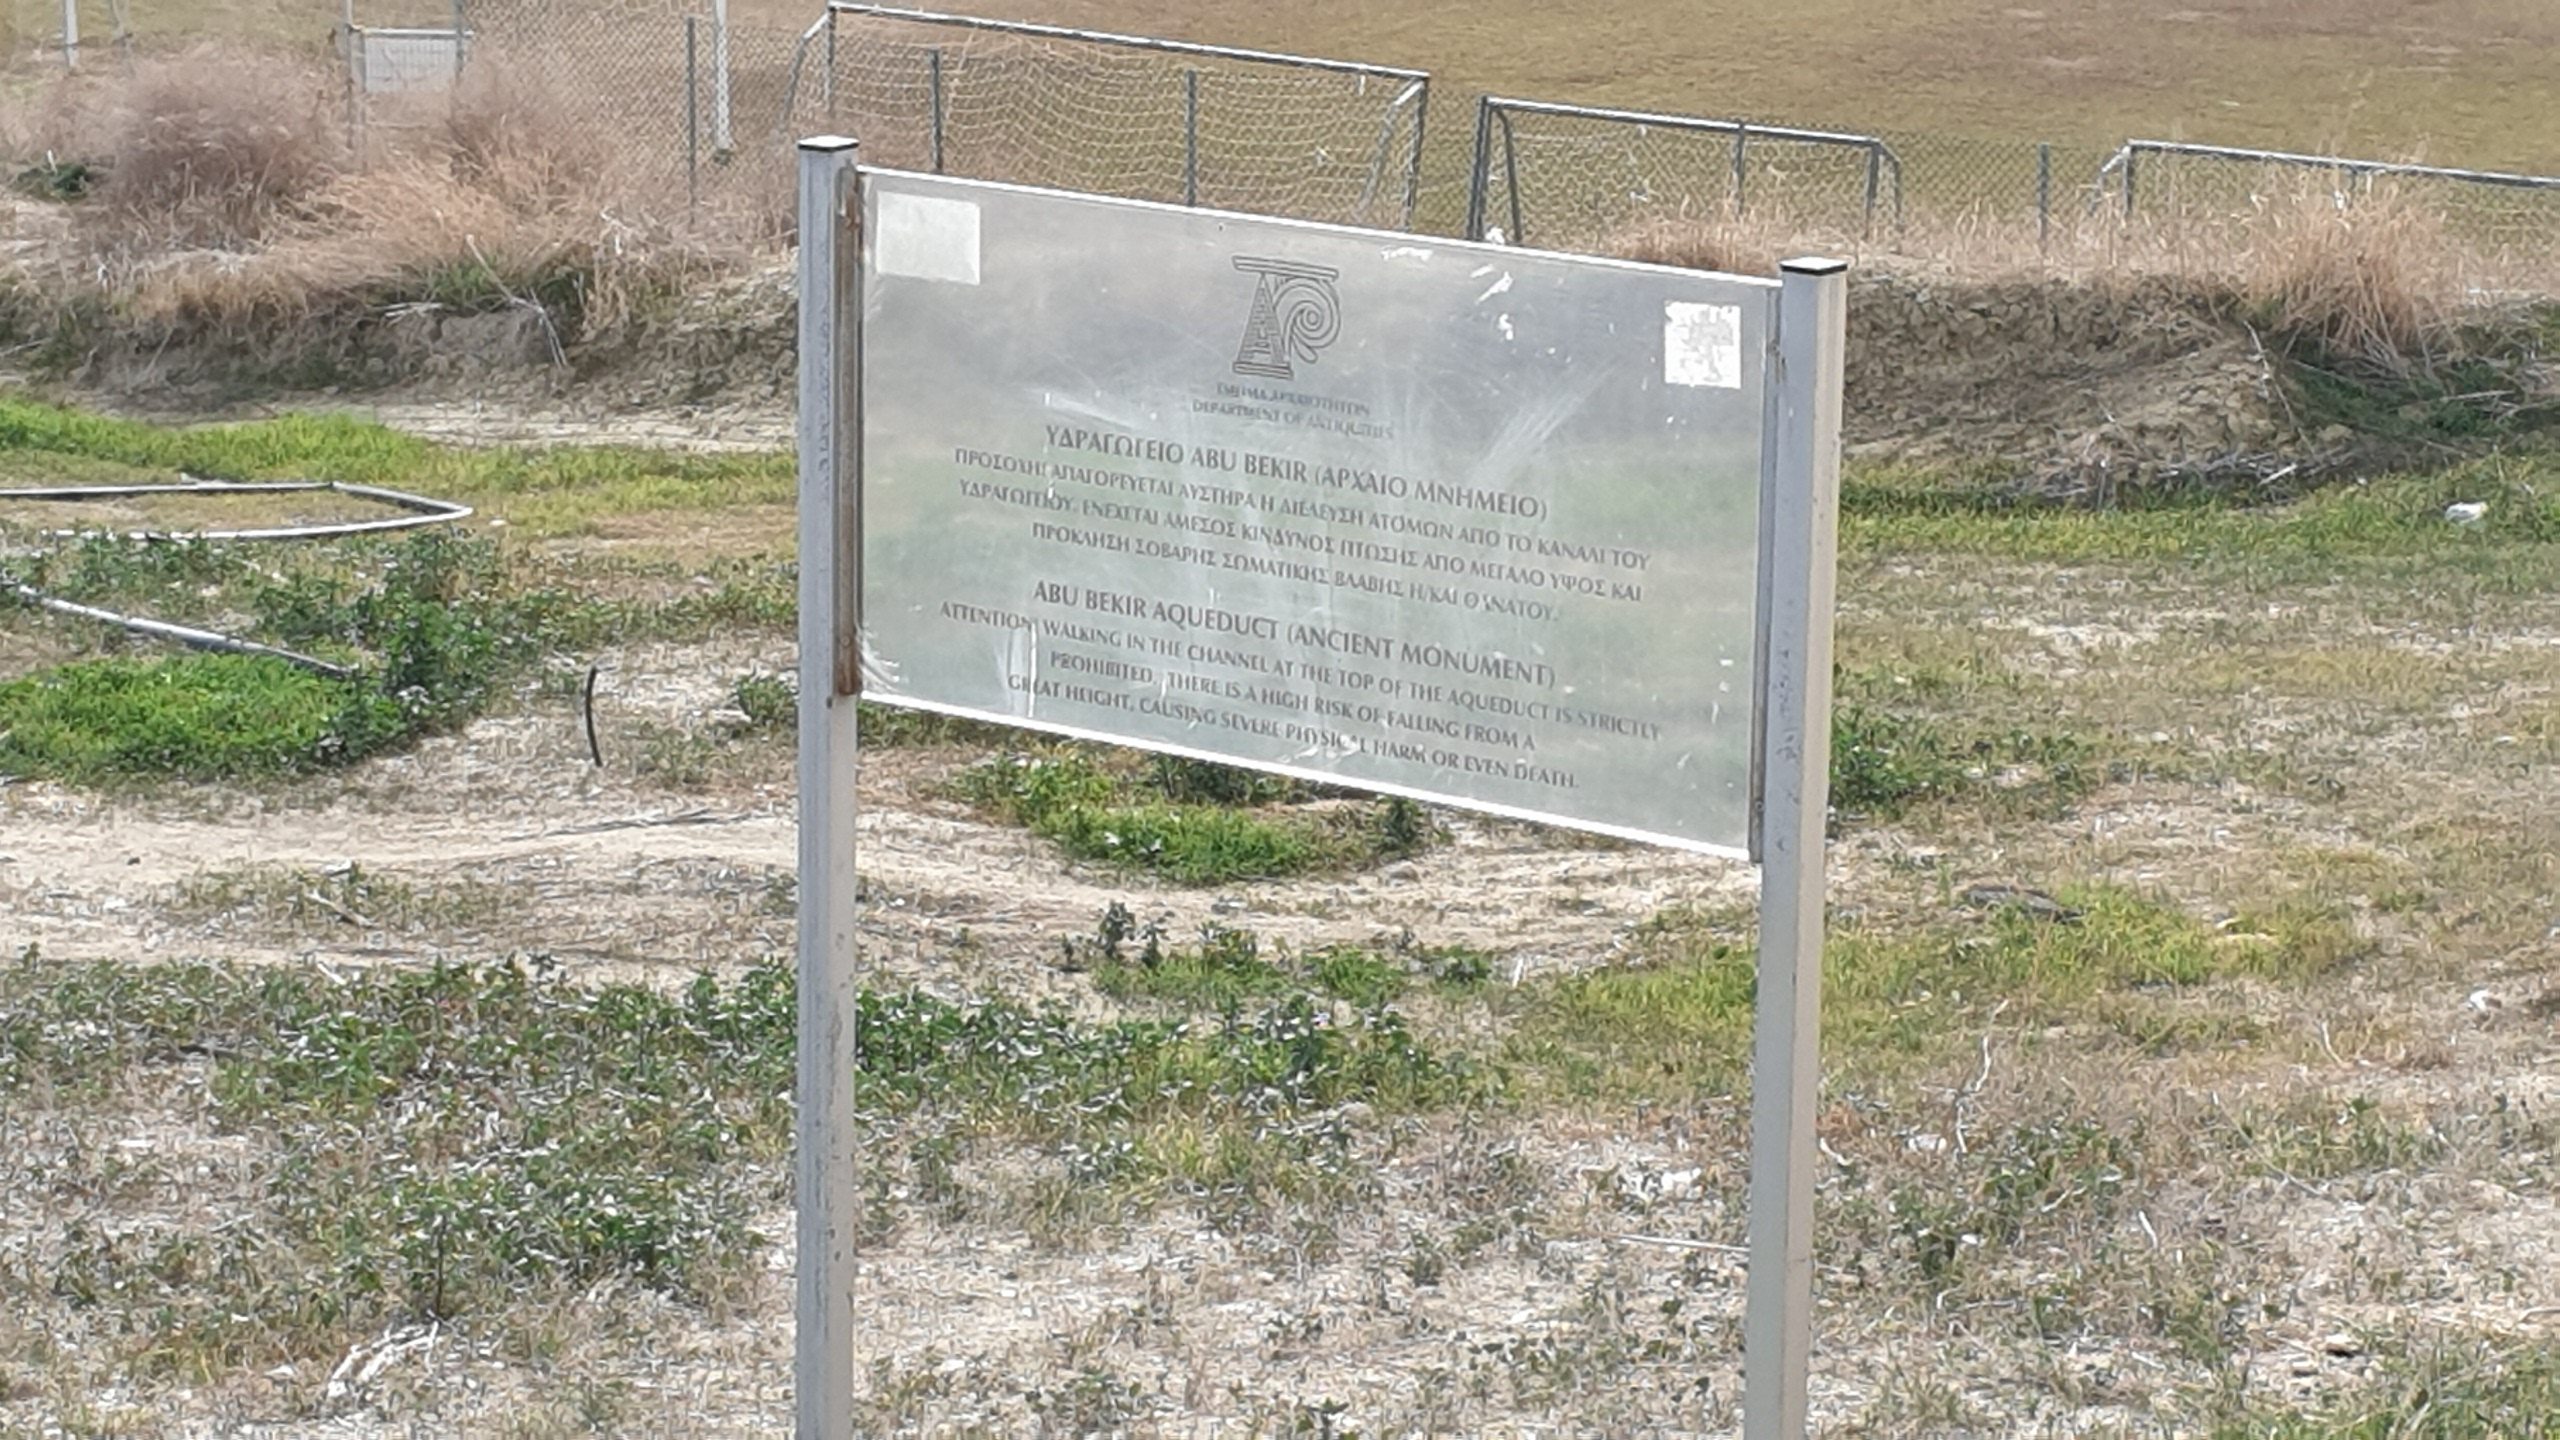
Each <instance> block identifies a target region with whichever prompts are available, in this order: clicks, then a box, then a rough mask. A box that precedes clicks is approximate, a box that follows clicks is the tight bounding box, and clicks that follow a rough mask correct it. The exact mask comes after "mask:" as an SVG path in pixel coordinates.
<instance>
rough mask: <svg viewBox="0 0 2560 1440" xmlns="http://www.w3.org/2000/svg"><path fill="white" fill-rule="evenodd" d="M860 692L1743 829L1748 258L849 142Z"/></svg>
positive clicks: (1076, 730) (1291, 764) (1750, 517)
mask: <svg viewBox="0 0 2560 1440" xmlns="http://www.w3.org/2000/svg"><path fill="white" fill-rule="evenodd" d="M863 247H864V254H863V288H862V297H861V304H862V307H863V313H862V331H861V335H862V362H861V363H862V403H863V413H862V429H861V434H862V455H861V485H860V494H861V506H862V516H861V532H862V555H861V575H862V622H863V631H862V644H863V693H864V695H865V696H866V697H867V698H870V699H873V700H878V701H882V702H886V703H889V704H894V705H907V706H912V707H915V708H919V709H927V710H935V711H941V712H945V713H951V714H959V715H968V716H974V717H978V718H982V719H988V720H994V721H998V722H1003V723H1008V724H1016V725H1024V726H1030V727H1033V728H1038V729H1045V730H1050V731H1053V732H1057V733H1061V734H1068V735H1080V736H1086V737H1091V738H1098V739H1106V740H1114V741H1121V742H1126V743H1131V744H1137V745H1142V746H1147V747H1150V748H1155V749H1160V750H1172V751H1177V752H1181V753H1187V754H1194V755H1200V756H1206V757H1210V758H1216V759H1222V760H1230V761H1234V762H1238V763H1242V764H1247V765H1253V766H1258V767H1262V768H1267V769H1272V770H1278V771H1282V772H1285V773H1292V774H1298V775H1303V776H1309V777H1313V778H1317V779H1322V780H1327V781H1331V782H1335V783H1340V784H1345V785H1351V786H1357V787H1361V788H1367V789H1374V790H1380V791H1385V792H1389V793H1402V794H1409V795H1414V796H1418V797H1421V798H1425V799H1431V800H1437V801H1445V802H1448V803H1453V804H1459V805H1467V806H1473V807H1475V808H1479V809H1485V810H1490V811H1494V812H1497V813H1504V814H1512V815H1519V816H1524V817H1529V818H1535V819H1546V820H1554V821H1559V822H1563V823H1568V824H1572V825H1576V826H1579V827H1582V828H1586V829H1594V830H1599V831H1603V832H1606V833H1612V834H1619V835H1625V836H1629V837H1632V838H1639V839H1646V840H1654V841H1660V842H1664V843H1670V844H1676V845H1683V846H1686V847H1689V848H1693V849H1705V850H1713V851H1718V852H1725V853H1738V852H1740V851H1741V850H1742V849H1743V848H1744V847H1745V843H1746V840H1747V825H1748V807H1749V801H1750V776H1751V764H1752V753H1751V747H1752V738H1753V737H1752V710H1753V703H1754V687H1755V685H1756V683H1757V677H1756V676H1755V675H1754V673H1753V654H1754V643H1753V641H1754V626H1755V618H1756V617H1755V614H1754V604H1755V596H1756V593H1757V587H1756V583H1755V576H1754V571H1755V567H1756V565H1757V562H1758V553H1759V538H1758V527H1759V510H1760V487H1761V460H1762V456H1761V447H1762V443H1763V433H1762V432H1763V427H1764V423H1765V419H1766V415H1765V409H1766V403H1765V402H1766V387H1767V385H1768V384H1769V376H1768V371H1767V359H1768V355H1769V351H1770V341H1771V339H1772V326H1773V323H1774V315H1775V300H1776V295H1777V284H1776V282H1775V281H1774V280H1765V281H1764V280H1757V279H1747V278H1737V277H1732V276H1721V275H1711V274H1705V273H1699V272H1692V271H1682V270H1672V269H1665V268H1659V267H1652V266H1643V265H1634V264H1628V263H1624V262H1617V261H1607V260H1596V259H1587V258H1579V257H1567V256H1560V255H1549V254H1541V253H1536V252H1530V251H1519V250H1508V249H1503V248H1500V247H1493V246H1484V245H1473V244H1462V243H1458V242H1453V241H1446V240H1439V239H1434V238H1429V237H1424V236H1416V235H1398V234H1387V233H1377V232H1369V231H1359V230H1348V229H1343V228H1338V227H1332V226H1323V225H1312V224H1304V223H1297V222H1290V221H1281V220H1270V219H1262V218H1256V217H1246V216H1238V215H1231V214H1224V213H1218V212H1211V211H1199V210H1186V209H1182V208H1180V207H1174V206H1164V205H1153V204H1147V203H1142V202H1134V201H1121V200H1109V199H1102V198H1097V197H1089V196H1080V195H1067V194H1061V193H1057V192H1052V191H1041V190H1031V189H1024V188H1019V187H1013V186H1005V185H996V184H989V183H985V182H977V181H966V180H955V179H948V178H943V177H937V176H926V175H910V174H902V173H896V172H888V171H867V172H865V173H864V175H863Z"/></svg>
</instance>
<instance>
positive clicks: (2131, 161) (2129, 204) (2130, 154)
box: [2124, 145, 2142, 220]
mask: <svg viewBox="0 0 2560 1440" xmlns="http://www.w3.org/2000/svg"><path fill="white" fill-rule="evenodd" d="M2141 161H2142V152H2141V151H2139V150H2136V149H2134V148H2133V147H2132V146H2130V145H2127V146H2126V147H2124V218H2126V219H2127V220H2131V219H2132V218H2133V169H2134V167H2135V166H2136V165H2138V164H2140V163H2141Z"/></svg>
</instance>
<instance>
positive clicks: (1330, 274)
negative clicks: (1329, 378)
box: [1236, 255, 1342, 380]
mask: <svg viewBox="0 0 2560 1440" xmlns="http://www.w3.org/2000/svg"><path fill="white" fill-rule="evenodd" d="M1236 268H1237V269H1239V270H1242V271H1244V272H1245V273H1246V274H1248V275H1258V276H1260V277H1262V283H1261V284H1259V285H1257V286H1255V287H1254V291H1253V311H1252V313H1251V314H1250V315H1248V316H1247V317H1246V318H1245V322H1244V344H1243V345H1241V346H1239V347H1238V348H1237V350H1236V373H1237V374H1239V375H1259V376H1261V377H1263V378H1264V379H1266V380H1289V379H1294V378H1296V376H1297V370H1296V366H1297V365H1299V364H1301V363H1306V362H1311V361H1313V360H1314V359H1315V358H1316V356H1317V354H1318V353H1319V352H1321V351H1322V350H1323V349H1324V347H1326V346H1327V345H1330V344H1332V343H1333V341H1334V337H1335V336H1337V335H1340V334H1341V333H1342V297H1341V296H1340V295H1338V294H1336V293H1334V288H1333V281H1334V277H1335V276H1337V275H1340V274H1341V273H1342V272H1341V271H1339V270H1332V269H1328V268H1326V267H1325V266H1322V265H1302V264H1300V263H1298V262H1297V261H1295V260H1264V259H1259V258H1257V257H1255V256H1251V255H1239V256H1237V257H1236Z"/></svg>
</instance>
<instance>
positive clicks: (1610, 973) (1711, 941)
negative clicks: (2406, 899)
mask: <svg viewBox="0 0 2560 1440" xmlns="http://www.w3.org/2000/svg"><path fill="white" fill-rule="evenodd" d="M2055 905H2056V906H2057V907H2058V909H2057V910H2046V909H2042V908H2039V907H2033V906H2028V905H2023V904H2020V905H2010V906H2004V907H1999V908H1995V909H1992V910H1991V911H1989V912H1988V913H1985V914H1983V915H1982V916H1981V917H1980V918H1979V919H1977V920H1974V921H1971V922H1969V923H1965V924H1962V925H1959V926H1953V927H1935V926H1933V927H1931V928H1928V929H1925V930H1921V931H1918V932H1912V933H1904V932H1890V931H1879V930H1868V929H1862V928H1859V927H1856V926H1841V927H1838V928H1836V929H1835V930H1834V932H1833V934H1832V936H1831V939H1830V943H1829V945H1828V946H1827V947H1826V948H1825V950H1824V953H1823V970H1822V974H1823V980H1822V984H1823V995H1822V1005H1823V1015H1822V1021H1823V1047H1824V1050H1825V1052H1826V1053H1828V1054H1832V1055H1836V1056H1841V1057H1845V1060H1846V1062H1847V1063H1855V1064H1860V1065H1875V1064H1891V1063H1893V1062H1894V1061H1895V1060H1896V1059H1897V1058H1900V1059H1909V1058H1913V1057H1925V1056H1927V1055H1930V1054H1932V1053H1934V1052H1935V1050H1936V1049H1937V1048H1938V1047H1940V1046H1942V1045H1943V1044H1945V1043H1946V1041H1947V1039H1948V1037H1950V1036H1951V1035H1953V1034H1956V1033H1957V1032H1959V1031H1961V1030H1963V1029H1965V1028H1966V1027H1967V1026H1969V1025H1974V1024H1978V1023H1979V1022H1978V1018H1977V1017H1979V1016H1980V1015H1982V1014H1984V1013H1987V1012H1988V1011H1990V1010H1991V1009H1992V1008H1993V1007H1995V1006H1997V1007H2001V1009H2002V1013H2003V1014H2004V1015H2005V1016H2006V1017H2007V1020H2008V1023H2011V1024H2019V1023H2025V1022H2027V1021H2029V1020H2033V1019H2037V1018H2043V1019H2046V1020H2049V1021H2060V1020H2069V1019H2079V1018H2092V1017H2096V1018H2106V1019H2111V1020H2115V1019H2123V1017H2124V1016H2125V1014H2126V1007H2128V1006H2129V1005H2135V1006H2138V1005H2139V1003H2140V1002H2142V1001H2144V1000H2146V999H2167V998H2170V997H2173V996H2174V995H2175V994H2176V993H2178V992H2180V991H2182V990H2185V989H2188V988H2191V987H2194V986H2199V985H2206V984H2210V983H2213V982H2215V981H2218V980H2224V979H2231V978H2242V977H2260V978H2268V979H2275V980H2279V981H2299V980H2304V979H2308V978H2310V977H2312V976H2314V975H2317V974H2319V973H2321V972H2323V971H2326V970H2329V969H2332V968H2334V967H2335V966H2337V965H2339V964H2342V963H2345V962H2346V961H2347V960H2349V959H2351V958H2352V957H2353V955H2354V954H2355V953H2356V952H2355V950H2354V947H2353V943H2352V941H2351V940H2350V938H2349V936H2348V935H2347V933H2346V931H2345V929H2344V928H2343V926H2341V925H2340V924H2339V923H2338V922H2337V921H2336V920H2335V919H2334V918H2332V917H2330V916H2327V915H2324V914H2318V913H2295V912H2288V911H2277V912H2272V913H2269V914H2265V915H2258V916H2248V917H2241V918H2240V919H2238V920H2236V921H2235V922H2233V923H2232V924H2231V925H2229V926H2227V927H2219V928H2218V927H2214V926H2209V925H2206V924H2204V923H2203V922H2201V921H2199V920H2197V919H2195V918H2194V917H2193V916H2190V915H2188V914H2186V913H2184V912H2182V911H2179V910H2176V909H2174V908H2171V907H2170V906H2167V905H2165V904H2162V903H2160V902H2157V901H2154V900H2150V899H2147V898H2144V897H2142V896H2139V895H2136V894H2133V893H2131V892H2128V891H2124V890H2119V889H2114V888H2110V887H2083V888H2076V889H2067V890H2064V891H2062V892H2061V893H2060V894H2059V896H2058V897H2057V899H2056V901H2055ZM1642 953H1643V955H1644V957H1645V963H1640V964H1636V965H1631V966H1626V967H1623V968H1613V969H1608V970H1597V971H1592V972H1589V973H1586V974H1583V975H1578V976H1574V977H1571V978H1569V979H1563V980H1557V981H1553V982H1550V983H1549V984H1547V985H1545V986H1543V987H1538V989H1537V990H1536V991H1533V992H1531V993H1530V994H1529V995H1528V996H1527V997H1526V998H1525V999H1524V1000H1522V1001H1521V1002H1518V1017H1519V1023H1518V1026H1517V1029H1516V1031H1515V1033H1514V1036H1513V1039H1512V1042H1511V1058H1513V1059H1515V1060H1517V1061H1519V1062H1521V1063H1522V1064H1523V1065H1524V1066H1525V1067H1527V1068H1530V1069H1534V1070H1537V1071H1540V1072H1543V1073H1544V1074H1546V1075H1547V1076H1548V1077H1549V1079H1550V1082H1551V1083H1555V1084H1558V1085H1560V1086H1561V1087H1562V1088H1564V1089H1565V1090H1566V1091H1567V1092H1569V1093H1585V1092H1587V1093H1597V1094H1627V1093H1633V1094H1647V1095H1687V1094H1694V1093H1697V1092H1699V1091H1702V1090H1713V1089H1717V1088H1721V1087H1727V1086H1732V1085H1736V1084H1739V1083H1741V1081H1742V1080H1743V1078H1744V1075H1745V1073H1746V1072H1747V1070H1748V1068H1749V1061H1750V1053H1751V1018H1752V998H1753V993H1754V981H1753V967H1754V963H1755V961H1754V956H1753V954H1752V951H1751V949H1750V947H1749V946H1748V945H1747V944H1744V943H1742V941H1741V940H1740V939H1739V938H1738V937H1736V936H1735V935H1733V934H1732V933H1731V932H1730V931H1729V930H1727V929H1726V928H1725V927H1724V926H1723V925H1721V924H1719V923H1718V922H1716V921H1715V920H1713V919H1712V918H1709V917H1701V916H1695V915H1689V914H1680V913H1675V914H1673V915H1670V916H1666V917H1664V919H1663V920H1661V921H1658V922H1656V924H1655V925H1654V926H1653V927H1651V929H1650V930H1649V932H1648V933H1647V935H1646V937H1645V944H1644V948H1643V952H1642ZM2124 1023H2127V1024H2130V1023H2132V1022H2131V1021H2130V1020H2125V1021H2124Z"/></svg>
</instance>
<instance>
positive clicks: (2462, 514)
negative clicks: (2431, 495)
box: [2444, 500, 2489, 525]
mask: <svg viewBox="0 0 2560 1440" xmlns="http://www.w3.org/2000/svg"><path fill="white" fill-rule="evenodd" d="M2488 514H2489V506H2488V504H2487V503H2486V502H2485V501H2480V500H2457V501H2455V502H2453V503H2452V504H2450V505H2447V506H2446V507H2444V518H2446V519H2447V520H2450V521H2452V522H2453V523H2454V524H2456V525H2477V524H2479V523H2480V522H2481V521H2482V520H2484V519H2486V518H2487V517H2488Z"/></svg>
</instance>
